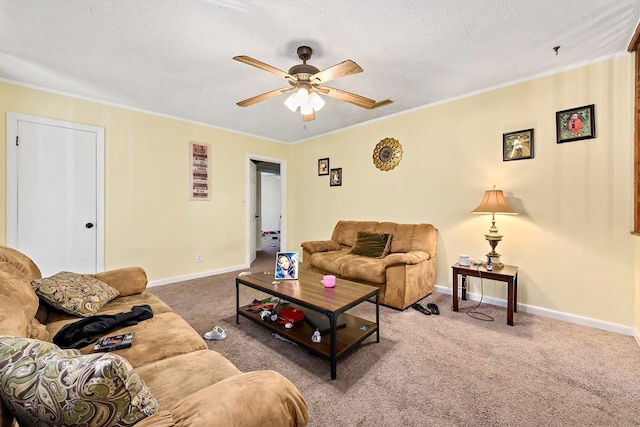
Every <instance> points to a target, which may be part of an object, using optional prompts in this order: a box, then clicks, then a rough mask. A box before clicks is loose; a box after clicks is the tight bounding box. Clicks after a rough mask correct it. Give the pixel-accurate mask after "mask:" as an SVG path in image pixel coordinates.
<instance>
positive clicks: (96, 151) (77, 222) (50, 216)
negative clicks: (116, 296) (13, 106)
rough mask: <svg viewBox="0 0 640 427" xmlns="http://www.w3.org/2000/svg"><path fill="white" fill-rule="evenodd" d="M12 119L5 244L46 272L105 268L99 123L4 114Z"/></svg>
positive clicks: (101, 137)
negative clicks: (29, 258)
mask: <svg viewBox="0 0 640 427" xmlns="http://www.w3.org/2000/svg"><path fill="white" fill-rule="evenodd" d="M10 120H11V122H12V125H11V128H12V129H11V131H12V132H15V138H12V137H11V136H9V132H10V129H9V126H8V127H7V134H8V136H9V138H8V143H7V148H8V150H7V151H8V154H9V155H8V156H7V172H8V177H7V178H8V179H7V187H8V191H7V196H8V200H7V210H8V215H7V244H8V245H9V246H12V247H15V248H16V249H18V250H19V251H21V252H23V253H25V254H26V255H28V256H29V257H31V258H32V259H33V260H34V262H35V263H36V264H37V265H38V267H40V270H41V271H42V274H43V276H45V277H46V276H50V275H53V274H55V273H57V272H59V271H64V270H66V271H74V272H78V273H96V272H98V271H102V270H103V269H104V260H103V249H102V247H103V241H104V236H103V232H102V229H103V222H102V218H103V213H102V210H103V209H102V200H103V190H102V188H103V177H102V173H103V167H102V164H103V162H102V159H103V154H102V151H103V143H104V142H103V141H104V131H103V129H102V128H95V127H90V126H85V125H78V124H73V123H68V122H59V121H54V120H49V119H42V118H34V117H30V116H22V115H16V117H11V118H9V114H8V115H7V123H8V124H9V122H10ZM9 148H11V150H9ZM9 151H11V152H10V153H9ZM9 188H10V189H11V190H10V191H9Z"/></svg>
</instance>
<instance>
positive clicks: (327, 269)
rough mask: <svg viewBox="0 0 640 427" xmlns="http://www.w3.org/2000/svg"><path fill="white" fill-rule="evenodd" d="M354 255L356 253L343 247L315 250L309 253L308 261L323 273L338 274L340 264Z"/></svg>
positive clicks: (354, 256)
mask: <svg viewBox="0 0 640 427" xmlns="http://www.w3.org/2000/svg"><path fill="white" fill-rule="evenodd" d="M356 257H357V255H353V254H352V253H351V249H350V248H345V249H342V250H339V251H330V252H316V253H315V254H313V255H311V257H310V259H309V263H310V264H311V265H312V266H313V267H314V268H316V269H318V270H320V271H322V272H323V273H329V274H336V275H340V268H341V266H342V264H343V263H344V262H346V261H347V260H349V259H351V258H356Z"/></svg>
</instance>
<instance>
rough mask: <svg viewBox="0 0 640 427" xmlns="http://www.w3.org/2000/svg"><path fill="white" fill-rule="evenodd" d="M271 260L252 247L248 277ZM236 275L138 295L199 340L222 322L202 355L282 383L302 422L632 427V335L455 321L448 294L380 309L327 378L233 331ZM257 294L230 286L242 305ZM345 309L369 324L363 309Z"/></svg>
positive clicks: (269, 340) (263, 341) (308, 363)
mask: <svg viewBox="0 0 640 427" xmlns="http://www.w3.org/2000/svg"><path fill="white" fill-rule="evenodd" d="M274 262H275V258H274V252H273V251H269V250H264V251H261V252H259V256H258V258H257V259H256V262H254V263H253V264H252V267H251V269H250V271H252V272H262V271H265V270H273V265H274ZM237 273H238V272H233V273H226V274H220V275H215V276H210V277H206V278H201V279H195V280H189V281H184V282H179V283H173V284H169V285H164V286H158V287H152V288H149V291H150V292H152V293H154V294H156V295H158V296H159V297H160V298H162V299H163V300H164V301H166V302H167V303H168V304H169V305H170V306H171V307H172V308H173V309H174V310H175V311H176V312H177V313H178V314H180V315H181V316H182V317H184V318H185V320H187V321H188V322H189V323H190V324H191V325H192V326H193V327H194V328H195V329H196V330H197V331H198V332H200V333H201V334H204V333H205V332H207V331H209V330H211V329H212V328H213V326H214V325H220V326H222V328H224V329H225V330H226V331H227V338H226V339H225V340H222V341H209V342H208V345H209V348H210V349H212V350H215V351H218V352H220V353H222V354H223V355H224V356H225V357H227V358H228V359H229V360H230V361H231V362H233V363H234V364H235V365H236V366H237V367H238V368H239V369H240V370H242V371H252V370H260V369H273V370H276V371H278V372H280V373H282V374H283V375H285V376H286V377H287V378H289V379H290V380H291V381H292V382H293V383H294V384H296V386H297V387H298V388H299V389H300V391H301V393H302V395H303V396H304V397H305V400H306V402H307V404H308V406H309V413H310V426H336V425H340V426H363V427H364V426H367V427H369V426H400V425H402V426H462V425H464V426H540V425H544V426H640V347H639V346H638V344H637V343H636V341H635V340H634V338H633V337H629V336H624V335H620V334H615V333H611V332H606V331H602V330H598V329H593V328H588V327H585V326H580V325H575V324H572V323H567V322H563V321H559V320H556V319H550V318H546V317H542V316H536V315H532V314H528V313H516V314H515V325H514V326H508V325H507V324H506V311H505V309H504V308H502V307H496V306H492V305H488V304H481V305H480V306H479V307H477V308H475V307H476V306H477V305H478V303H477V302H476V301H461V302H460V310H461V311H460V312H457V313H456V312H453V311H451V296H450V295H445V294H440V293H434V294H432V295H430V296H428V297H427V298H425V299H423V300H422V301H421V302H422V303H423V304H426V303H428V302H432V303H435V304H437V305H438V306H439V308H440V315H438V316H436V315H431V316H427V315H425V314H422V313H420V312H418V311H417V310H414V309H411V308H409V309H407V310H404V311H398V310H394V309H391V308H388V307H381V309H380V342H379V343H376V342H375V336H372V337H369V338H368V339H367V340H366V341H365V342H364V343H363V344H362V345H361V346H360V347H359V348H358V349H357V350H356V351H354V352H352V353H351V354H349V355H348V356H346V357H345V358H343V359H341V360H340V361H338V375H337V379H336V380H333V381H332V380H331V379H330V367H329V362H328V361H327V360H325V359H322V358H319V357H317V356H314V355H312V354H310V353H309V352H307V351H306V350H305V349H303V348H299V347H297V346H295V345H292V344H290V343H286V342H283V341H280V340H278V339H275V338H274V337H273V336H272V335H271V333H270V331H269V330H267V329H265V328H263V327H261V326H260V325H257V324H255V323H253V322H251V321H249V320H248V319H245V318H240V323H239V324H236V323H235V291H236V288H235V277H236V275H237ZM260 296H262V294H259V293H256V292H255V291H252V290H248V289H244V287H241V303H242V304H244V303H248V302H250V301H251V300H252V299H253V298H255V297H260ZM350 312H351V313H353V314H356V315H358V316H361V317H364V318H368V319H370V320H374V319H375V306H374V305H373V304H371V303H363V304H361V305H359V306H357V307H355V308H354V309H352V310H350ZM467 312H469V313H467ZM474 313H475V314H474ZM480 318H482V319H489V318H493V319H495V320H494V321H482V320H479V319H480ZM257 398H259V397H257ZM212 404H213V402H212ZM265 425H268V420H265Z"/></svg>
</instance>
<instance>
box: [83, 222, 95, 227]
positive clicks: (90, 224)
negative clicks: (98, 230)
mask: <svg viewBox="0 0 640 427" xmlns="http://www.w3.org/2000/svg"><path fill="white" fill-rule="evenodd" d="M84 226H85V227H86V228H93V224H92V223H90V222H88V223H86V224H85V225H84Z"/></svg>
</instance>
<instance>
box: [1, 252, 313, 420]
mask: <svg viewBox="0 0 640 427" xmlns="http://www.w3.org/2000/svg"><path fill="white" fill-rule="evenodd" d="M89 277H91V278H97V279H99V280H100V281H101V282H104V283H107V284H108V285H110V287H112V288H115V289H116V290H117V291H118V292H119V296H117V297H116V298H115V299H113V300H111V301H110V302H108V303H107V304H106V305H104V306H103V307H102V308H101V309H100V310H99V311H98V312H97V313H96V315H102V314H117V313H122V312H128V311H131V309H132V307H133V306H139V305H148V306H149V307H151V309H152V311H153V317H152V318H150V319H148V320H143V321H141V322H139V323H138V324H136V325H133V326H124V327H121V328H119V329H117V330H114V331H113V332H112V333H109V334H108V335H114V334H116V333H122V332H128V331H133V332H135V338H134V341H133V345H132V346H131V347H130V348H127V349H122V350H116V351H114V352H109V353H95V352H93V351H92V346H85V347H82V348H80V349H79V350H75V349H70V350H60V349H59V348H58V346H56V345H54V344H53V343H51V341H52V339H53V337H54V336H55V334H56V333H57V332H58V331H60V329H61V328H63V327H64V326H65V325H68V324H70V323H73V322H77V321H78V320H79V319H80V317H77V316H73V315H71V314H67V313H65V312H63V311H60V310H58V309H54V308H52V307H51V306H50V305H49V304H47V303H44V302H42V301H41V300H40V299H39V298H38V295H36V293H35V292H34V290H33V287H32V284H31V281H32V280H34V279H40V278H41V273H40V270H39V269H38V267H37V266H36V265H35V264H34V263H33V261H32V260H31V259H29V258H28V257H27V256H26V255H24V254H22V253H20V252H18V251H16V250H13V249H11V248H8V247H5V246H0V376H2V378H1V380H0V396H1V397H2V402H3V403H2V404H1V405H0V419H1V420H2V422H1V423H0V424H1V425H2V426H3V427H4V426H9V425H12V423H13V422H14V416H15V417H16V418H17V417H18V415H20V416H21V417H22V419H23V420H26V421H25V422H24V423H23V424H21V425H30V424H31V425H35V422H34V421H33V418H32V417H31V415H28V414H27V412H28V410H29V408H30V409H31V410H32V411H33V410H36V411H40V415H41V416H46V417H50V418H49V422H47V423H41V424H38V425H63V424H64V423H65V421H64V420H63V419H62V418H60V415H59V414H56V412H60V411H66V415H65V416H67V417H71V421H69V420H67V421H66V423H71V424H78V423H80V421H79V420H80V419H81V417H82V416H84V417H90V418H88V419H90V420H91V421H90V422H86V421H85V422H84V423H83V424H84V425H101V426H104V425H131V424H136V425H138V426H151V425H153V426H173V425H183V426H231V425H243V426H254V425H255V426H257V425H264V424H265V422H266V423H268V424H269V425H277V426H305V425H306V424H307V422H308V412H307V406H306V403H305V401H304V399H303V397H302V396H301V395H300V393H299V391H298V389H297V388H296V386H295V385H294V384H293V383H291V382H290V381H289V380H288V379H286V378H285V377H284V376H283V375H281V374H279V373H278V372H275V371H269V370H265V371H256V372H247V373H242V372H240V371H239V370H238V369H237V368H236V367H235V366H234V365H233V364H232V363H231V362H230V361H229V360H227V359H226V358H225V357H224V356H222V355H221V354H220V353H217V352H215V351H212V350H209V349H208V348H207V344H206V342H205V341H204V340H203V339H202V338H201V337H200V335H199V334H198V333H197V332H196V331H195V330H194V329H193V328H192V327H191V326H190V325H189V324H188V323H187V322H186V321H185V320H183V319H182V318H181V317H180V316H178V315H177V314H176V313H174V312H173V311H172V310H171V308H170V307H169V306H168V305H167V304H166V303H164V302H163V301H162V300H160V299H159V298H158V297H156V296H155V295H153V294H151V293H148V292H145V288H146V285H147V277H146V273H145V272H144V270H143V269H142V268H138V267H132V268H124V269H119V270H113V271H108V272H104V273H99V274H96V275H92V276H89ZM25 373H26V374H25ZM56 373H58V374H59V375H58V377H56ZM83 381H84V382H83ZM80 383H81V384H80ZM63 388H64V391H61V390H62V389H63ZM105 396H106V397H105ZM109 396H112V398H113V399H116V398H118V399H120V400H117V401H109ZM113 396H115V397H113ZM34 399H35V400H34ZM38 399H39V400H38ZM65 399H66V400H65ZM122 399H124V401H123V400H122ZM96 401H99V402H96ZM43 402H44V403H43ZM123 402H124V403H123ZM9 408H11V409H9ZM123 408H124V409H123ZM92 411H93V412H92ZM56 417H58V418H56ZM74 417H75V418H74Z"/></svg>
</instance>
